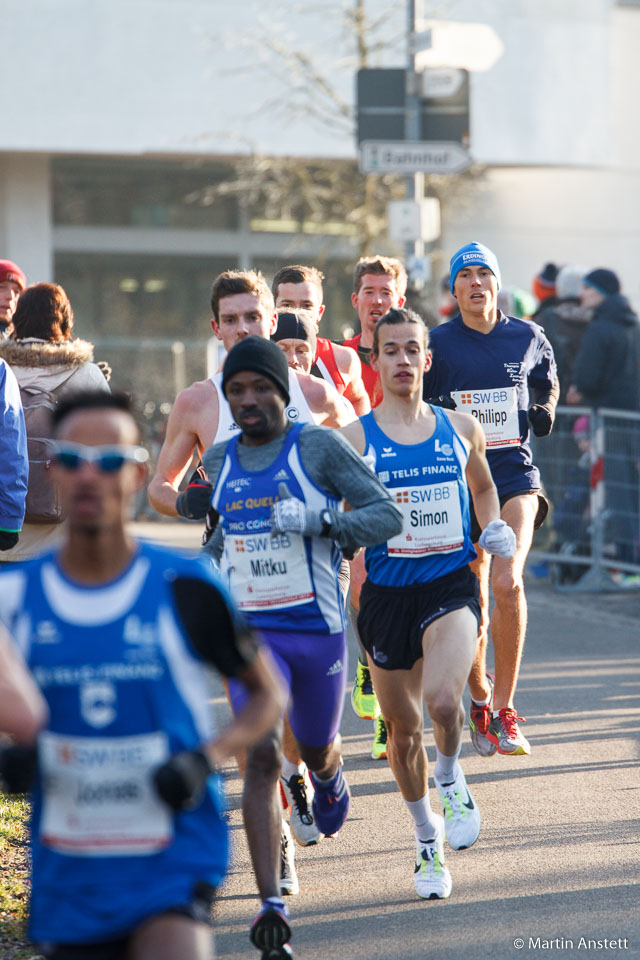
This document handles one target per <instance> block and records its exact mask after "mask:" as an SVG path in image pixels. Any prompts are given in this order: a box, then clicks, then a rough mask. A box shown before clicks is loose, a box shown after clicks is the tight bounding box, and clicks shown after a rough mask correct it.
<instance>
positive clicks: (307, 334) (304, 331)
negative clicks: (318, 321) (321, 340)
mask: <svg viewBox="0 0 640 960" xmlns="http://www.w3.org/2000/svg"><path fill="white" fill-rule="evenodd" d="M271 339H272V340H273V342H274V343H277V342H278V340H308V341H309V344H310V346H311V352H312V353H313V356H314V357H315V355H316V344H317V335H316V328H315V325H314V323H313V320H312V319H311V317H310V316H308V315H307V314H305V313H302V312H300V313H298V312H296V311H293V310H281V311H280V310H279V311H278V326H277V327H276V332H275V333H272V334H271Z"/></svg>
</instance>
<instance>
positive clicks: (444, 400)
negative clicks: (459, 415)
mask: <svg viewBox="0 0 640 960" xmlns="http://www.w3.org/2000/svg"><path fill="white" fill-rule="evenodd" d="M425 402H426V403H431V404H433V406H434V407H444V408H445V410H455V409H456V407H457V404H456V402H455V400H454V399H453V397H450V396H448V395H446V394H445V395H443V396H441V397H427V398H426V400H425Z"/></svg>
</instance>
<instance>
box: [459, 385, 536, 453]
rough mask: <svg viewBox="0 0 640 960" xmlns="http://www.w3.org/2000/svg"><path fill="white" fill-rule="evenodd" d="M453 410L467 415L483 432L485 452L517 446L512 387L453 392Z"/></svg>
mask: <svg viewBox="0 0 640 960" xmlns="http://www.w3.org/2000/svg"><path fill="white" fill-rule="evenodd" d="M451 396H452V398H453V399H454V400H455V402H456V409H457V410H459V411H460V412H461V413H470V414H471V415H472V416H474V417H475V418H476V420H477V421H478V423H479V424H480V425H481V426H482V429H483V430H484V435H485V439H486V442H487V449H488V450H501V449H503V448H506V447H513V446H518V445H519V444H520V421H519V418H518V392H517V390H516V388H515V387H500V388H498V389H495V390H453V391H452V392H451Z"/></svg>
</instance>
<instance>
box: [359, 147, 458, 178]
mask: <svg viewBox="0 0 640 960" xmlns="http://www.w3.org/2000/svg"><path fill="white" fill-rule="evenodd" d="M471 163H472V159H471V157H470V155H469V152H468V151H467V150H465V149H464V148H463V147H461V146H460V144H459V143H453V142H451V143H449V142H446V141H444V142H439V141H435V140H434V141H420V140H417V141H413V142H412V141H409V140H398V141H396V142H393V141H386V140H366V141H365V142H364V143H362V144H361V145H360V170H361V172H362V173H398V174H410V173H460V172H461V171H462V170H466V169H467V167H470V166H471Z"/></svg>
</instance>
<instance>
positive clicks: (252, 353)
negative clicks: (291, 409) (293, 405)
mask: <svg viewBox="0 0 640 960" xmlns="http://www.w3.org/2000/svg"><path fill="white" fill-rule="evenodd" d="M243 370H253V371H254V372H255V373H262V374H264V376H265V377H267V378H268V379H269V380H272V381H273V382H274V383H275V385H276V387H277V388H278V390H279V391H280V393H281V394H282V396H283V397H284V398H285V400H286V402H287V403H289V364H288V363H287V358H286V356H285V354H284V352H283V351H282V350H281V349H280V347H277V346H276V345H275V343H271V341H270V340H264V339H263V338H262V337H246V338H245V339H244V340H240V341H239V343H236V345H235V346H234V347H232V348H231V350H230V351H229V353H228V354H227V359H226V360H225V362H224V367H223V368H222V392H223V393H224V395H225V397H226V395H227V383H228V382H229V379H230V378H231V377H232V376H233V375H234V374H235V373H240V372H241V371H243Z"/></svg>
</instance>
